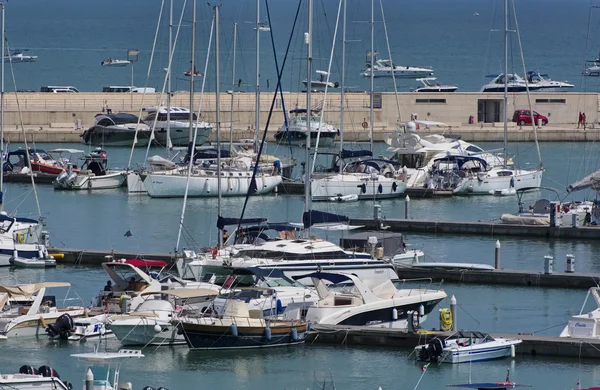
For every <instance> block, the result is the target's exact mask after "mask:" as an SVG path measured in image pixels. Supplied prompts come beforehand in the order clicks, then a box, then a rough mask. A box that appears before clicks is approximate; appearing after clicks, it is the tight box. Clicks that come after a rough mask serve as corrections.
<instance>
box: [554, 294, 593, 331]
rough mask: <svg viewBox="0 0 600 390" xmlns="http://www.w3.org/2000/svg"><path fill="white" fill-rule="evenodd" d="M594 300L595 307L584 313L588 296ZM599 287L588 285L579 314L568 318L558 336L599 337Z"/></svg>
mask: <svg viewBox="0 0 600 390" xmlns="http://www.w3.org/2000/svg"><path fill="white" fill-rule="evenodd" d="M590 296H592V297H593V298H594V301H595V302H596V308H595V309H594V310H592V311H590V312H587V313H584V310H585V306H586V304H587V301H588V299H589V297H590ZM599 325H600V287H590V289H589V290H588V292H587V294H586V296H585V300H584V301H583V305H582V306H581V310H580V311H579V314H577V315H574V316H572V317H571V318H570V319H569V322H568V324H567V326H565V328H564V329H563V331H562V332H561V333H560V336H559V337H573V338H578V339H600V326H599Z"/></svg>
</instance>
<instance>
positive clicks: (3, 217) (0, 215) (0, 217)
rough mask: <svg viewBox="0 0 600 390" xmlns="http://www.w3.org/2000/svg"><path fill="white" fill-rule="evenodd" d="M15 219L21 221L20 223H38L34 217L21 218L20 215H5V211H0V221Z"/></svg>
mask: <svg viewBox="0 0 600 390" xmlns="http://www.w3.org/2000/svg"><path fill="white" fill-rule="evenodd" d="M15 220H16V221H17V222H22V223H40V222H39V221H38V220H35V219H31V218H21V217H11V216H10V215H7V214H5V213H0V222H7V221H10V222H12V221H15Z"/></svg>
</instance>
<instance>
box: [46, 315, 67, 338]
mask: <svg viewBox="0 0 600 390" xmlns="http://www.w3.org/2000/svg"><path fill="white" fill-rule="evenodd" d="M72 332H73V318H71V316H70V315H69V314H67V313H65V314H63V315H61V316H60V317H58V318H57V319H56V322H55V323H54V324H51V325H48V327H47V328H46V333H48V336H50V337H51V338H54V337H56V336H59V337H60V338H61V339H64V340H66V339H67V338H69V336H71V334H72Z"/></svg>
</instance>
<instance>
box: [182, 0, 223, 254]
mask: <svg viewBox="0 0 600 390" xmlns="http://www.w3.org/2000/svg"><path fill="white" fill-rule="evenodd" d="M194 1H196V0H194ZM214 30H215V19H214V17H213V21H212V23H211V25H210V35H209V38H208V48H207V52H206V62H205V63H204V77H202V88H201V92H200V103H199V104H198V115H197V117H196V126H194V136H193V139H192V144H191V145H190V146H191V147H190V148H189V150H188V154H189V156H190V161H189V164H188V170H187V179H186V181H185V194H184V196H183V206H182V208H181V217H180V219H179V231H178V232H177V244H176V246H175V251H177V250H179V242H180V240H181V229H182V228H183V220H184V218H185V209H186V207H187V198H188V192H189V189H190V176H191V175H192V168H193V167H194V155H195V154H196V138H197V137H198V126H199V122H200V112H201V111H202V97H203V96H204V85H205V84H206V71H207V69H208V61H209V60H210V50H211V47H212V41H213V33H214ZM192 71H193V70H192ZM190 77H192V76H190ZM193 93H194V91H190V94H193ZM190 108H191V107H190ZM191 112H192V111H191V110H190V113H191ZM217 126H218V124H217ZM217 153H220V150H219V149H218V148H217ZM218 179H219V180H218V186H219V188H220V187H221V177H220V176H219V178H218Z"/></svg>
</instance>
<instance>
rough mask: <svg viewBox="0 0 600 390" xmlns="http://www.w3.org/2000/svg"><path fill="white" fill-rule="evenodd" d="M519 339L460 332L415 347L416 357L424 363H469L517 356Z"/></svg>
mask: <svg viewBox="0 0 600 390" xmlns="http://www.w3.org/2000/svg"><path fill="white" fill-rule="evenodd" d="M521 342H522V340H519V339H505V338H494V337H492V336H490V335H489V334H487V333H481V332H470V331H459V332H456V333H454V334H453V335H451V336H448V337H446V338H441V337H435V338H433V339H432V340H431V341H430V342H429V343H427V344H424V345H419V346H416V347H415V357H416V359H417V360H419V361H423V362H435V363H469V362H478V361H483V360H491V359H499V358H503V357H507V356H512V357H514V356H515V346H516V345H518V344H520V343H521Z"/></svg>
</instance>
